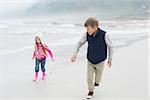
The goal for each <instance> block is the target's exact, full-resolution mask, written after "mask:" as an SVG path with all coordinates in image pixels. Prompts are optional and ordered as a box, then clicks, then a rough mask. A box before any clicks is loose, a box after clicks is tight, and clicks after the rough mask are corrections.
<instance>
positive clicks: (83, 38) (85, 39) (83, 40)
mask: <svg viewBox="0 0 150 100" xmlns="http://www.w3.org/2000/svg"><path fill="white" fill-rule="evenodd" d="M86 41H87V35H86V33H84V35H83V36H82V37H81V39H80V40H79V41H78V42H77V44H76V46H75V48H74V52H73V54H74V55H77V54H78V52H79V49H80V47H82V46H83V45H84V44H85V43H86Z"/></svg>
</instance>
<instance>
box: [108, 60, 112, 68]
mask: <svg viewBox="0 0 150 100" xmlns="http://www.w3.org/2000/svg"><path fill="white" fill-rule="evenodd" d="M107 65H108V67H109V68H111V65H112V59H108V61H107Z"/></svg>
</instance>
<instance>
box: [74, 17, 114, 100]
mask: <svg viewBox="0 0 150 100" xmlns="http://www.w3.org/2000/svg"><path fill="white" fill-rule="evenodd" d="M98 26H99V23H98V20H97V19H96V18H92V17H91V18H89V19H87V20H86V22H85V27H86V30H87V32H86V34H85V35H84V36H83V37H82V38H81V39H80V41H79V42H78V43H77V45H76V48H75V50H74V54H73V56H72V58H71V61H72V62H75V61H76V58H77V53H78V52H79V49H80V47H81V46H83V45H84V44H85V43H86V41H87V42H88V50H87V59H88V62H87V83H88V90H89V93H88V95H87V99H91V98H92V96H93V93H94V87H98V86H99V84H100V81H101V78H102V73H103V68H104V64H105V60H106V58H107V49H108V50H109V54H108V61H107V65H108V66H109V68H110V67H111V65H112V55H113V46H112V42H111V41H110V38H109V36H108V35H107V34H106V32H105V31H103V30H101V29H100V28H99V27H98ZM94 73H95V80H93V78H94ZM93 81H94V84H93Z"/></svg>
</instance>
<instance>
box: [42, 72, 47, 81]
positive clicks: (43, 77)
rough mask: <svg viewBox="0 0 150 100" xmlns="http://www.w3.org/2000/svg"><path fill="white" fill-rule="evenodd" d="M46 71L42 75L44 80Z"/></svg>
mask: <svg viewBox="0 0 150 100" xmlns="http://www.w3.org/2000/svg"><path fill="white" fill-rule="evenodd" d="M45 75H46V74H45V72H43V75H42V80H44V79H45Z"/></svg>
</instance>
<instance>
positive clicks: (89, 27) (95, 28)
mask: <svg viewBox="0 0 150 100" xmlns="http://www.w3.org/2000/svg"><path fill="white" fill-rule="evenodd" d="M97 29H98V28H97V27H96V26H94V27H92V26H87V27H86V30H87V32H88V34H89V35H93V34H95V33H96V31H97Z"/></svg>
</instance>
